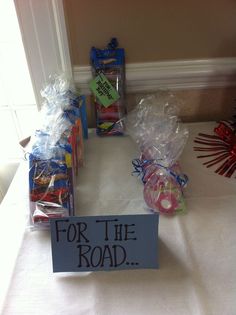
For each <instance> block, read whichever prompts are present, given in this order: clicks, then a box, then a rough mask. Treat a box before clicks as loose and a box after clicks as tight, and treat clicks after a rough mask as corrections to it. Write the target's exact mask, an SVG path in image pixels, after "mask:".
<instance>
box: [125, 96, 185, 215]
mask: <svg viewBox="0 0 236 315" xmlns="http://www.w3.org/2000/svg"><path fill="white" fill-rule="evenodd" d="M178 103H179V100H178V99H176V98H175V96H174V95H173V94H172V93H170V92H168V91H163V90H162V91H158V92H157V93H155V94H152V95H148V96H147V97H144V98H143V99H141V100H140V102H139V103H138V105H137V107H136V108H135V109H134V110H133V111H131V112H130V113H128V115H127V117H126V119H125V125H126V131H127V133H128V134H129V135H130V136H131V137H132V138H133V139H134V140H135V142H136V143H137V144H138V146H139V149H140V151H141V156H140V158H139V159H135V160H133V166H134V169H135V171H134V172H135V173H137V174H138V175H140V176H141V178H142V181H143V183H144V199H145V201H146V203H147V205H148V206H149V207H150V208H151V209H152V210H153V211H159V212H161V213H165V214H174V213H177V212H180V211H184V210H185V207H184V199H183V187H184V186H185V185H186V183H187V177H186V175H183V174H181V170H180V167H179V164H178V162H177V161H178V159H179V157H180V155H181V153H182V151H183V148H184V146H185V144H186V141H187V139H188V130H187V128H186V127H185V126H184V125H183V124H181V123H180V121H179V118H178V112H179V110H178Z"/></svg>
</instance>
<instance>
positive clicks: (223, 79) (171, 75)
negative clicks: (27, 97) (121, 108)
mask: <svg viewBox="0 0 236 315" xmlns="http://www.w3.org/2000/svg"><path fill="white" fill-rule="evenodd" d="M73 75H74V80H75V83H76V85H78V87H79V88H80V90H81V92H82V93H83V94H90V91H89V87H88V83H89V81H90V80H91V78H92V76H91V67H90V66H74V67H73ZM126 86H127V92H131V93H133V92H150V91H155V90H156V89H158V88H168V89H182V90H185V89H197V88H216V87H229V86H236V58H215V59H200V60H173V61H158V62H145V63H131V64H127V65H126Z"/></svg>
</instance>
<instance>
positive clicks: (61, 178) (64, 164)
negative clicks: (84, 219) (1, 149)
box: [29, 74, 85, 229]
mask: <svg viewBox="0 0 236 315" xmlns="http://www.w3.org/2000/svg"><path fill="white" fill-rule="evenodd" d="M41 94H42V96H43V98H44V104H43V107H42V110H41V112H40V118H41V119H40V124H39V126H38V128H37V130H36V131H35V134H34V135H33V136H32V137H31V143H30V149H29V198H30V225H31V227H33V228H36V229H43V228H48V227H49V220H50V218H60V217H65V216H71V215H74V198H73V195H74V194H73V183H74V176H75V175H76V174H77V172H78V167H79V166H80V165H81V164H82V162H83V130H82V129H83V128H82V122H81V121H82V117H81V106H82V102H83V101H84V97H83V96H80V95H78V93H77V91H76V90H75V88H74V86H73V84H72V83H71V81H70V80H69V79H68V78H67V77H66V76H65V75H64V74H62V75H56V76H54V77H52V78H51V80H50V82H48V83H47V85H46V86H45V88H44V89H43V90H42V91H41ZM83 105H85V104H83Z"/></svg>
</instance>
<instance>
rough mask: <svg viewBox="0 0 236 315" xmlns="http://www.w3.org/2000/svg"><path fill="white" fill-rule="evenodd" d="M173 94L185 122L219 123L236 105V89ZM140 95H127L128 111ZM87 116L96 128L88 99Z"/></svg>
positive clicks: (182, 91) (230, 114) (181, 91)
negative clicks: (178, 103) (213, 121)
mask: <svg viewBox="0 0 236 315" xmlns="http://www.w3.org/2000/svg"><path fill="white" fill-rule="evenodd" d="M173 93H174V94H175V95H176V97H178V99H179V100H180V101H181V102H180V103H181V105H180V106H179V110H180V113H179V117H180V118H181V120H182V121H184V122H194V121H209V120H215V121H219V120H221V119H230V118H231V117H232V114H233V110H234V108H235V105H236V101H235V100H236V88H224V89H223V88H222V89H194V90H191V89H190V90H178V91H173ZM140 97H141V96H140V94H128V95H127V107H128V111H129V110H131V109H132V108H133V107H134V106H135V105H136V104H137V99H140ZM87 116H88V122H89V126H90V127H94V126H95V111H94V105H93V104H92V102H91V98H90V97H89V96H88V97H87Z"/></svg>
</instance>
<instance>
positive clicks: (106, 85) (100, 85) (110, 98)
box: [89, 73, 120, 107]
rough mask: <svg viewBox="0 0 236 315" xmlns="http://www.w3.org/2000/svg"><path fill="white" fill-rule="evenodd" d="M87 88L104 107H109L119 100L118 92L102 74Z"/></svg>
mask: <svg viewBox="0 0 236 315" xmlns="http://www.w3.org/2000/svg"><path fill="white" fill-rule="evenodd" d="M89 87H90V89H91V91H92V92H93V94H94V95H95V96H96V97H97V98H98V99H99V101H100V103H101V104H102V105H103V106H105V107H108V106H110V105H111V104H113V103H114V102H116V101H117V100H118V99H119V98H120V95H119V94H118V92H117V91H116V90H115V89H114V87H113V86H112V85H111V83H110V82H109V81H108V80H107V78H106V77H105V75H104V74H103V73H101V74H99V75H98V76H97V77H96V78H95V79H93V80H92V81H91V82H90V84H89Z"/></svg>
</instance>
